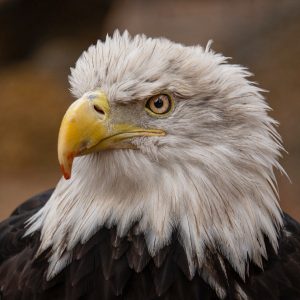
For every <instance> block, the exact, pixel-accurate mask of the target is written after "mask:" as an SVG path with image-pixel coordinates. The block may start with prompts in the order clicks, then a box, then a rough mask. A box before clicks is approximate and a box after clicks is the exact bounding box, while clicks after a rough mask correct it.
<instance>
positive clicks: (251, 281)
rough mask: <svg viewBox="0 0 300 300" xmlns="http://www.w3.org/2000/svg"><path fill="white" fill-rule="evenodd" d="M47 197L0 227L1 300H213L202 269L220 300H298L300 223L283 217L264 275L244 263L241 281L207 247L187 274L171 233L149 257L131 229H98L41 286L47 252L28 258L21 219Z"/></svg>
mask: <svg viewBox="0 0 300 300" xmlns="http://www.w3.org/2000/svg"><path fill="white" fill-rule="evenodd" d="M51 193H52V191H48V192H45V193H43V194H41V195H38V196H36V197H34V198H32V199H29V200H28V201H27V202H25V203H24V204H23V205H21V206H20V207H19V208H17V209H16V210H15V211H14V213H13V214H12V215H11V217H9V218H8V219H7V220H5V221H3V222H2V223H1V224H0V293H1V296H0V299H1V297H2V298H3V299H4V300H6V299H7V300H19V299H30V300H33V299H68V300H71V299H72V300H73V299H103V300H104V299H105V300H106V299H107V300H108V299H143V300H147V299H199V300H200V299H201V300H206V299H218V297H217V295H216V293H215V292H214V291H213V289H212V288H211V287H210V286H209V285H208V284H207V283H206V282H205V280H204V279H203V278H202V277H203V276H202V275H201V274H203V271H204V272H206V273H207V272H210V273H211V274H210V275H211V276H212V277H213V278H214V280H215V281H216V282H217V284H218V285H219V286H220V287H221V288H222V289H224V290H225V291H226V299H241V298H239V297H240V295H239V294H238V292H237V286H239V287H240V288H239V289H240V290H243V292H244V293H245V295H247V296H248V297H249V299H274V300H276V299H300V276H299V274H300V225H299V224H298V223H296V222H295V221H294V220H293V219H291V218H290V217H289V216H287V215H285V216H284V220H285V224H284V229H283V231H282V233H281V235H280V238H279V252H278V254H276V253H274V251H272V247H271V246H270V245H268V242H267V240H266V243H267V251H268V260H266V261H264V270H261V269H259V268H258V267H255V266H254V265H253V264H251V263H250V264H249V276H248V277H247V278H246V281H245V282H244V281H243V280H242V279H241V278H240V277H239V276H238V275H237V273H236V272H234V270H233V269H232V268H231V266H230V264H229V263H228V262H227V260H226V259H225V258H224V257H222V259H221V260H222V263H221V262H220V258H219V257H220V254H219V253H217V251H214V250H207V254H206V266H207V267H206V270H198V272H196V274H195V276H192V275H191V274H190V273H189V268H188V265H187V258H186V255H185V251H184V250H183V247H182V246H181V244H180V243H179V241H178V239H177V235H176V234H174V235H173V239H172V242H171V244H170V245H169V246H167V247H165V248H163V249H162V250H160V251H159V253H157V255H156V256H155V257H151V256H150V255H149V253H148V250H147V247H146V243H145V240H144V237H143V236H142V235H135V234H134V228H132V229H131V230H130V231H129V232H128V234H127V235H126V236H125V237H122V238H120V237H118V236H117V235H116V230H115V228H111V229H107V228H102V229H101V230H99V231H98V232H97V233H96V234H95V235H94V236H93V237H92V238H91V239H90V240H89V241H88V242H87V243H85V244H84V245H82V244H78V245H77V246H76V247H75V249H74V250H73V259H72V261H71V263H70V264H69V265H68V266H67V267H66V268H65V269H64V270H63V271H62V272H60V273H59V274H58V275H57V276H56V277H54V278H53V279H52V280H50V281H47V280H46V272H47V267H48V262H47V260H48V255H49V251H50V250H49V251H48V252H47V251H46V252H44V253H43V254H42V255H40V256H39V257H38V258H35V254H36V251H37V249H38V247H39V244H40V240H39V234H38V233H36V234H34V235H33V236H28V237H25V238H23V235H24V233H25V231H26V228H25V222H26V220H27V219H28V218H29V217H30V216H32V215H33V214H34V213H35V212H36V211H37V210H39V209H40V208H41V207H42V206H43V205H44V204H45V203H46V201H47V200H48V198H49V196H50V195H51Z"/></svg>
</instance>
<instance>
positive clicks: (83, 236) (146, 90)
mask: <svg viewBox="0 0 300 300" xmlns="http://www.w3.org/2000/svg"><path fill="white" fill-rule="evenodd" d="M249 75H250V73H248V71H247V70H246V69H245V68H243V67H241V66H239V65H232V64H228V62H227V59H226V58H225V57H224V56H222V55H221V54H216V53H214V52H213V51H212V50H211V49H210V44H208V46H207V47H206V48H203V47H201V46H190V47H188V46H184V45H181V44H178V43H174V42H171V41H169V40H167V39H164V38H155V39H154V38H147V37H146V36H144V35H137V36H134V37H131V36H130V35H129V34H128V33H127V32H126V31H125V32H124V33H123V34H120V33H119V32H118V31H116V32H115V33H114V34H113V36H112V37H109V36H107V37H106V39H105V41H98V42H97V44H96V45H93V46H91V47H90V48H89V49H88V50H87V51H85V52H84V53H83V54H82V55H81V56H80V58H79V59H78V61H77V63H76V66H75V67H74V68H73V69H71V75H70V78H69V79H70V83H71V91H72V93H73V94H74V96H75V97H76V98H77V99H78V100H76V101H75V102H74V103H73V104H72V105H71V106H70V108H69V109H68V110H67V112H66V114H65V116H64V118H63V121H62V124H61V128H60V132H59V139H58V156H59V162H60V165H61V168H62V170H63V173H64V177H65V178H62V179H61V180H60V181H59V183H58V185H57V187H56V189H55V191H54V193H53V194H52V196H51V198H50V200H49V201H48V202H47V204H46V205H45V206H44V207H43V208H42V209H41V210H40V211H39V212H38V213H37V214H36V215H35V216H34V217H33V218H32V219H31V220H30V222H29V229H28V233H31V232H34V231H37V230H40V231H41V247H40V251H43V250H45V249H47V248H49V247H51V248H52V256H51V258H50V268H49V272H48V276H49V277H52V276H54V275H55V274H57V273H58V272H59V271H60V270H61V269H62V268H63V267H64V266H65V265H66V264H67V263H68V261H69V260H70V258H71V256H72V249H73V248H74V247H75V245H76V244H77V243H79V242H81V243H85V242H86V241H87V240H88V239H89V238H90V237H91V236H92V235H93V234H94V233H95V232H96V231H97V230H99V228H101V227H103V226H105V227H108V228H110V227H112V226H116V228H117V233H118V235H119V236H124V235H126V234H127V232H128V230H129V229H130V228H132V226H135V230H136V231H137V232H139V233H142V234H143V235H144V237H145V241H146V244H147V247H148V250H149V253H150V254H151V255H152V256H154V255H155V253H157V251H159V250H160V249H161V248H162V247H164V246H166V245H168V244H169V243H170V241H171V239H172V235H173V234H174V233H176V236H177V238H178V239H179V241H180V243H181V244H182V245H183V247H184V249H185V251H186V254H187V257H188V260H189V262H190V264H189V265H190V269H191V272H193V271H195V270H196V267H195V266H197V267H201V266H202V265H203V264H205V257H206V256H205V253H206V249H218V251H219V252H220V253H222V255H224V257H226V258H227V260H228V261H229V262H230V264H231V265H232V266H233V268H234V269H235V270H236V271H237V272H238V273H239V274H240V275H241V276H242V277H244V276H245V273H246V272H247V264H248V262H249V260H251V261H252V262H254V263H255V264H257V265H258V266H261V265H262V258H263V257H266V247H265V237H267V238H268V239H269V241H270V243H271V245H272V246H273V247H274V249H276V248H277V231H278V228H279V227H280V226H281V224H282V218H281V210H280V208H279V206H278V203H277V186H276V179H275V176H274V168H278V169H280V170H282V169H281V167H280V165H279V163H278V161H277V160H278V157H279V155H280V151H281V149H282V146H281V144H280V137H279V135H278V133H277V132H276V130H275V128H274V125H276V122H275V121H274V120H273V119H272V118H271V117H270V116H268V114H267V111H268V110H269V106H268V105H267V103H266V102H265V100H264V98H263V96H262V95H261V90H260V89H259V88H258V87H257V86H256V85H255V84H253V83H252V82H250V81H249V80H248V79H247V78H248V77H249ZM71 171H72V172H71ZM67 179H68V180H67Z"/></svg>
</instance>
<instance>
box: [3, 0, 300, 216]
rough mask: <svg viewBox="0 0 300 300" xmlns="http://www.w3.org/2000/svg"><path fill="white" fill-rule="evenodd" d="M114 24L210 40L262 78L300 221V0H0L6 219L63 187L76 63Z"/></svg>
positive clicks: (289, 197)
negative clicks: (63, 150) (62, 143)
mask: <svg viewBox="0 0 300 300" xmlns="http://www.w3.org/2000/svg"><path fill="white" fill-rule="evenodd" d="M116 28H119V29H120V30H121V31H122V30H124V29H128V30H129V32H130V33H131V34H136V33H145V34H147V35H150V36H154V37H159V36H165V37H167V38H169V39H172V40H174V41H177V42H181V43H184V44H187V45H192V44H202V45H206V43H207V42H208V41H209V40H210V39H212V40H213V41H214V43H213V45H212V48H213V49H214V50H215V51H218V52H222V53H223V54H224V55H225V56H228V57H232V60H231V61H232V62H233V63H239V64H242V65H245V66H247V67H248V68H249V69H250V70H251V72H253V73H254V74H255V76H254V77H253V78H252V79H253V80H254V81H256V82H259V83H260V86H261V87H263V88H264V89H266V90H268V91H269V93H267V94H266V97H267V99H268V102H269V104H270V105H271V107H272V108H273V111H272V112H271V114H272V116H273V117H274V118H276V119H277V120H278V121H279V122H280V127H279V132H280V134H281V135H282V137H283V141H284V145H285V147H286V149H287V151H288V153H285V154H284V156H283V159H282V165H283V166H284V168H285V170H286V171H287V173H288V174H289V176H290V179H291V181H292V183H290V182H289V181H288V179H287V178H285V177H284V176H281V175H280V174H278V181H279V188H280V195H281V206H282V207H283V208H284V209H285V210H286V211H287V212H289V213H290V214H291V215H292V216H293V217H295V218H297V219H298V220H300V198H299V196H298V195H299V194H300V118H299V116H300V1H299V0H282V1H274V0H243V1H239V0H235V1H234V0H227V1H223V0H206V1H205V0H203V1H196V0H194V1H192V0H190V1H187V0H165V1H159V0H122V1H120V0H119V1H117V0H115V1H108V0H85V1H82V0H80V1H79V0H65V1H61V0H43V1H41V0H0V113H1V115H0V219H3V218H4V217H6V216H8V214H9V213H10V212H11V211H12V210H13V208H15V207H16V206H17V205H18V204H19V203H21V202H22V201H24V200H25V199H26V198H28V197H30V196H32V195H34V194H36V193H38V192H41V191H43V190H45V189H48V188H50V187H54V186H55V184H56V183H57V181H58V179H59V177H60V176H61V175H60V171H59V166H58V163H57V154H56V143H57V133H58V128H59V125H60V121H61V118H62V116H63V114H64V112H65V110H66V109H67V107H68V106H69V105H70V103H71V101H72V100H73V99H72V97H71V95H70V93H69V91H68V89H69V84H68V79H67V77H68V74H69V68H70V67H71V66H74V64H75V61H76V59H77V58H78V56H79V55H80V54H81V52H82V51H83V50H84V49H86V48H87V47H88V46H89V45H90V44H92V43H95V42H96V40H97V39H104V38H105V35H106V33H112V32H113V31H114V29H116Z"/></svg>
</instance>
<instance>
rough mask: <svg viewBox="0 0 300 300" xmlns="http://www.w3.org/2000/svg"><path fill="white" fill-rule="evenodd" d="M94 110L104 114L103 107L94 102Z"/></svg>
mask: <svg viewBox="0 0 300 300" xmlns="http://www.w3.org/2000/svg"><path fill="white" fill-rule="evenodd" d="M94 110H95V111H96V112H97V113H98V114H100V115H105V112H104V111H103V109H102V108H101V107H99V106H98V105H96V104H94Z"/></svg>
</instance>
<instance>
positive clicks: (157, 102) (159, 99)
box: [154, 98, 164, 108]
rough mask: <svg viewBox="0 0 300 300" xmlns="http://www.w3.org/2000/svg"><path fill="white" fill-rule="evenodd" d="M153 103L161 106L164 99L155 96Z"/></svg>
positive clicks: (158, 106) (157, 106)
mask: <svg viewBox="0 0 300 300" xmlns="http://www.w3.org/2000/svg"><path fill="white" fill-rule="evenodd" d="M154 105H155V107H156V108H162V107H163V105H164V101H163V100H162V99H161V98H157V99H156V100H155V101H154Z"/></svg>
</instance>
